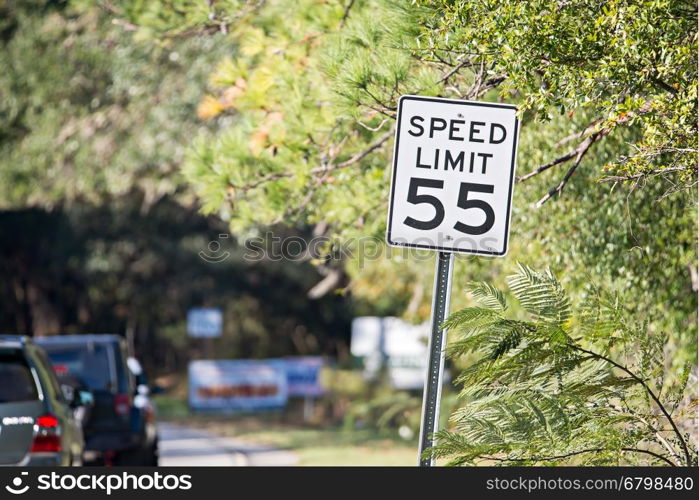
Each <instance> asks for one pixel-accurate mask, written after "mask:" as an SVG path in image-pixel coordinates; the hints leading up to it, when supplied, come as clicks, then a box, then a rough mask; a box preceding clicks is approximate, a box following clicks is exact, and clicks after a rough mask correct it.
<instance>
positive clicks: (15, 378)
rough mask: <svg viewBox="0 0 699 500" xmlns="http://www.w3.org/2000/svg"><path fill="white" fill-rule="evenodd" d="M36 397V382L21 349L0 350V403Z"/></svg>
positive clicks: (37, 397)
mask: <svg viewBox="0 0 699 500" xmlns="http://www.w3.org/2000/svg"><path fill="white" fill-rule="evenodd" d="M37 399H39V393H38V391H37V387H36V382H35V380H34V376H33V375H32V372H31V370H30V368H29V364H28V363H27V360H26V358H25V357H24V354H23V353H22V351H19V350H12V351H0V403H16V402H20V401H34V400H37Z"/></svg>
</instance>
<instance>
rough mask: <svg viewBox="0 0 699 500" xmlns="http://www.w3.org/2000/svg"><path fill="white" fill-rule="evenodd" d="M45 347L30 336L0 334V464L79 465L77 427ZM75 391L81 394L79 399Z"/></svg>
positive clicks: (75, 398)
mask: <svg viewBox="0 0 699 500" xmlns="http://www.w3.org/2000/svg"><path fill="white" fill-rule="evenodd" d="M72 396H73V397H72V400H70V401H69V400H67V399H66V397H65V395H64V392H63V390H62V389H61V386H60V385H59V382H58V380H57V378H56V375H55V374H54V372H53V369H52V367H51V362H50V361H49V359H48V357H47V355H46V352H45V351H44V350H43V349H41V348H40V347H37V346H36V345H35V344H34V342H32V341H31V339H29V338H27V337H21V336H9V335H0V465H19V466H28V465H38V466H56V465H80V464H82V457H83V447H84V441H83V433H82V429H81V426H80V423H79V422H77V421H76V419H75V416H74V410H75V409H76V408H77V407H78V406H80V405H82V404H83V401H86V400H87V399H88V398H87V395H85V394H82V395H81V393H80V391H78V392H75V393H73V394H72ZM81 396H82V397H83V399H81Z"/></svg>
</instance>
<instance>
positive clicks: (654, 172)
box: [598, 167, 696, 182]
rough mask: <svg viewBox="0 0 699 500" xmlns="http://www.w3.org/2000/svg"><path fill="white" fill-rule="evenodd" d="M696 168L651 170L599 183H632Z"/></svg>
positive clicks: (605, 179) (613, 177)
mask: <svg viewBox="0 0 699 500" xmlns="http://www.w3.org/2000/svg"><path fill="white" fill-rule="evenodd" d="M695 169H696V167H694V168H692V167H671V168H660V169H657V170H650V171H649V172H641V173H639V174H633V175H613V176H610V177H604V178H602V179H600V180H599V181H598V182H623V181H632V180H637V179H640V178H642V177H646V176H654V175H663V174H670V173H672V172H681V171H683V170H695Z"/></svg>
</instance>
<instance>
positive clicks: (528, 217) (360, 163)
mask: <svg viewBox="0 0 699 500" xmlns="http://www.w3.org/2000/svg"><path fill="white" fill-rule="evenodd" d="M125 5H126V6H128V7H123V8H122V7H120V10H116V11H115V15H116V16H117V19H122V20H124V19H125V20H126V21H127V22H130V23H132V24H133V25H135V26H138V27H139V31H137V33H141V32H145V33H147V35H148V36H150V37H152V38H153V39H155V40H169V39H171V38H177V37H185V38H186V37H188V36H199V35H201V34H203V33H217V34H220V33H221V32H224V31H225V32H226V33H228V35H227V36H228V37H229V38H230V39H231V40H232V41H233V44H234V45H235V47H236V50H235V51H231V53H230V54H229V55H228V56H227V57H226V58H224V59H222V60H221V61H220V63H219V64H218V65H217V66H216V67H215V68H214V69H213V71H212V78H211V81H210V86H209V95H208V96H207V97H205V98H204V99H203V100H202V101H201V103H200V108H199V115H200V116H201V117H202V118H203V119H206V120H209V121H211V122H213V123H219V124H224V123H225V125H223V126H222V127H221V130H218V131H214V132H207V133H202V134H201V135H200V136H199V137H198V138H197V139H196V140H195V141H194V143H193V145H192V147H191V148H190V153H189V155H188V158H187V162H186V165H185V167H184V175H185V176H186V178H187V180H188V181H189V183H190V184H191V186H192V189H193V190H194V191H195V192H196V193H197V195H198V197H199V199H200V200H202V203H203V207H204V210H205V211H206V212H207V213H212V214H217V215H220V216H221V217H222V218H223V219H224V220H227V221H228V222H229V223H230V225H231V227H232V228H233V229H234V231H235V232H236V233H238V234H241V235H245V236H247V235H249V234H251V233H254V232H255V231H259V230H260V226H263V227H264V226H266V225H269V224H270V223H274V222H281V221H283V222H285V223H288V224H293V223H299V224H306V223H307V224H319V223H320V222H323V223H325V224H327V228H328V229H327V231H328V234H329V235H330V236H331V237H333V238H334V239H335V240H336V241H337V243H338V245H337V246H339V245H341V244H343V243H345V242H348V241H350V242H352V241H356V239H357V238H366V237H373V238H375V239H377V240H381V239H383V233H384V229H385V206H386V201H387V193H388V189H387V185H388V182H389V176H390V172H389V169H388V168H387V167H388V165H389V164H390V146H391V134H392V127H393V120H394V117H395V106H396V101H397V99H398V97H399V96H400V95H401V94H410V93H412V94H415V93H422V94H428V95H442V96H447V97H458V98H464V99H484V100H492V101H497V100H506V101H508V102H512V103H515V104H517V105H518V106H519V107H520V110H521V118H522V123H523V127H522V131H521V135H520V145H519V153H518V175H519V181H520V182H519V184H518V185H517V186H516V188H515V203H514V209H513V210H514V213H513V222H512V228H513V234H512V238H511V243H512V245H511V248H510V255H509V256H508V257H507V259H506V260H505V261H504V262H503V264H502V267H507V266H508V265H512V264H513V263H514V261H516V260H518V259H520V260H527V261H530V262H534V261H535V262H539V263H541V264H542V265H550V266H551V267H553V268H554V269H556V270H557V271H560V272H562V279H563V280H564V281H565V283H566V286H567V287H568V289H569V291H570V293H571V294H572V295H573V296H577V295H582V294H583V290H584V285H585V283H586V282H587V281H588V275H589V277H590V278H592V279H594V280H596V281H598V282H603V283H605V285H606V286H608V287H609V288H610V289H617V290H624V291H625V294H626V296H627V297H628V300H629V302H630V303H635V304H637V307H638V310H639V311H643V313H644V314H645V315H646V316H647V319H648V320H649V328H650V329H651V330H653V331H654V332H659V331H666V332H668V335H670V337H671V338H670V341H669V343H670V344H671V346H672V347H671V349H673V352H675V353H676V354H677V355H676V356H673V359H674V360H675V361H674V362H676V363H683V362H684V361H686V360H688V359H691V360H694V359H696V350H695V346H696V339H697V337H696V335H697V329H696V314H695V313H696V307H697V297H696V293H695V292H696V288H697V284H696V283H697V280H696V274H697V269H696V259H697V254H696V193H697V191H696V182H695V181H696V143H695V137H696V122H697V118H696V113H697V111H696V92H697V75H696V65H695V64H694V59H693V57H692V55H693V54H694V53H695V52H696V45H697V35H696V32H697V30H696V16H697V14H696V6H695V5H693V4H690V3H689V2H684V1H679V0H673V1H651V0H648V1H632V2H631V1H622V0H613V1H607V2H604V3H603V5H602V7H600V4H599V2H593V1H586V0H582V1H579V2H551V1H544V0H537V1H533V2H505V1H496V0H488V1H485V2H457V3H454V2H444V1H440V0H434V1H419V2H407V1H405V2H386V1H380V0H357V1H344V2H343V1H336V2H314V1H311V0H306V1H302V2H300V3H299V2H297V3H294V4H290V3H288V2H284V1H280V0H270V1H267V2H264V3H263V2H256V1H247V2H245V1H243V2H225V3H224V2H211V3H209V4H207V5H206V6H204V4H203V3H196V2H195V3H191V4H190V3H188V2H181V3H178V4H177V5H178V9H177V11H176V12H177V14H176V15H175V14H173V9H172V8H171V3H170V2H149V3H148V6H147V7H145V6H144V5H143V3H142V2H126V3H125ZM156 13H157V15H156ZM222 20H225V22H223V21H222ZM605 167H609V168H605ZM561 168H565V172H559V170H560V169H561ZM602 180H604V181H605V182H600V181H602ZM564 189H565V190H564ZM330 250H334V248H333V247H331V248H330ZM387 252H388V250H386V251H385V252H384V253H383V254H381V256H382V257H383V256H384V255H386V254H387ZM357 254H358V252H355V254H354V255H353V256H352V257H350V258H348V259H346V261H345V262H344V267H345V269H346V271H347V272H348V273H349V274H350V276H351V278H352V281H351V283H350V285H349V286H348V287H347V288H346V289H349V290H351V291H352V293H353V294H354V295H355V296H361V297H363V298H366V299H367V302H371V303H374V304H377V308H376V310H379V311H382V312H392V313H394V314H395V313H403V312H406V311H407V313H408V315H410V316H411V317H413V318H414V319H416V320H419V319H424V318H425V317H426V316H427V315H428V314H429V288H430V287H429V285H426V284H427V283H429V282H430V281H431V279H432V267H431V265H430V263H429V262H427V261H422V262H416V261H415V260H414V259H406V258H405V256H404V255H402V253H401V252H393V253H392V254H391V255H392V259H391V260H387V259H384V258H379V259H375V260H373V261H370V260H367V259H363V258H362V256H360V255H357ZM498 268H499V267H498V266H493V265H490V263H488V264H484V263H483V262H482V261H478V260H474V259H470V260H468V265H467V266H466V265H463V266H462V265H457V267H456V274H457V279H463V280H466V279H467V277H466V274H468V275H469V276H468V279H488V280H496V281H498V282H500V283H501V282H502V281H503V279H504V278H503V276H501V274H500V273H499V272H498V271H497V269H498ZM455 300H456V301H457V305H458V306H460V307H462V306H465V305H467V298H466V297H464V296H461V295H456V297H455ZM678 366H679V365H678ZM676 368H678V367H676ZM678 369H679V368H678Z"/></svg>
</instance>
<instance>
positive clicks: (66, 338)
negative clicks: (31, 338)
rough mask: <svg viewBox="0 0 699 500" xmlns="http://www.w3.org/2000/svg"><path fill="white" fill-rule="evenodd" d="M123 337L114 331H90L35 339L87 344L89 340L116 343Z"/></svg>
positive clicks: (44, 343)
mask: <svg viewBox="0 0 699 500" xmlns="http://www.w3.org/2000/svg"><path fill="white" fill-rule="evenodd" d="M121 339H122V337H120V336H119V335H116V334H113V333H89V334H84V335H51V336H48V337H36V338H35V341H36V343H37V344H39V345H50V344H85V343H87V342H95V343H114V342H119V341H120V340H121Z"/></svg>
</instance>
